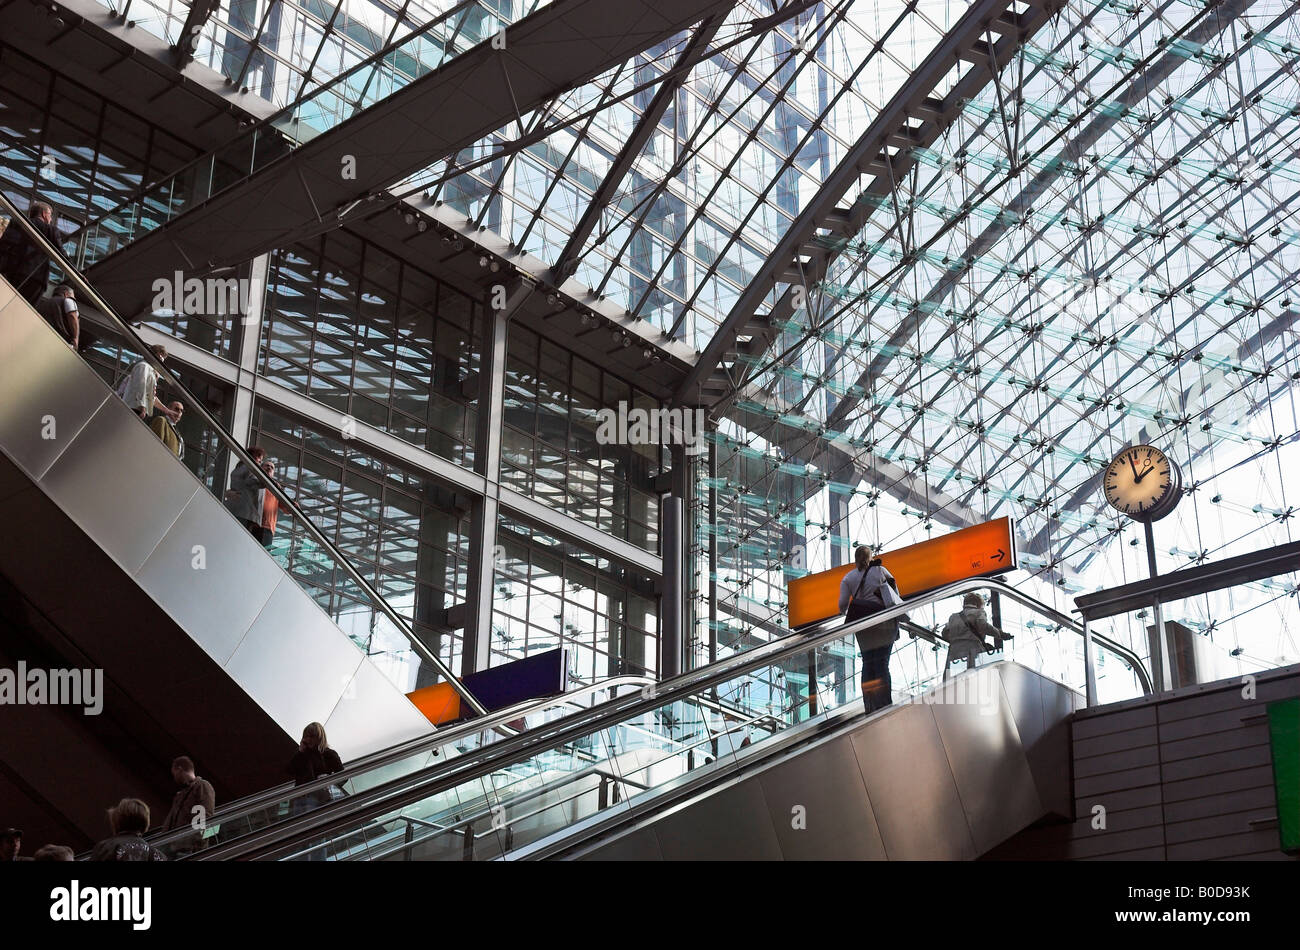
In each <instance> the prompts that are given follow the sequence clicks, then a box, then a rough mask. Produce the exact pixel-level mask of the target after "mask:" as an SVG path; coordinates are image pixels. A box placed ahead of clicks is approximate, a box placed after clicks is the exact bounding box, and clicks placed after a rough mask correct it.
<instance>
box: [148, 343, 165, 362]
mask: <svg viewBox="0 0 1300 950" xmlns="http://www.w3.org/2000/svg"><path fill="white" fill-rule="evenodd" d="M149 352H150V353H152V354H153V355H154V356H156V357H158V359H159V360H165V359H167V347H165V346H163V345H162V344H161V343H155V344H154V345H153V346H151V347H149Z"/></svg>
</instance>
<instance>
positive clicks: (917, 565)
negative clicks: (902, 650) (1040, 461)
mask: <svg viewBox="0 0 1300 950" xmlns="http://www.w3.org/2000/svg"><path fill="white" fill-rule="evenodd" d="M1015 528H1016V526H1015V521H1014V520H1013V519H1011V518H997V519H995V520H993V521H985V522H982V523H981V524H977V525H971V526H970V527H969V528H961V529H960V530H957V531H954V532H953V533H952V534H946V535H944V536H943V537H941V538H931V539H930V540H929V541H922V542H920V543H919V544H909V545H908V546H907V547H905V548H899V549H898V550H896V551H886V552H885V553H884V554H882V555H880V560H881V562H882V563H883V564H884V565H885V567H886V568H887V569H888V570H889V573H891V574H893V575H894V579H895V580H897V581H898V592H899V593H900V594H902V595H903V596H904V597H915V596H916V595H917V594H924V593H926V592H927V591H932V590H935V589H936V588H939V587H943V586H944V585H945V584H952V583H954V582H956V581H961V580H966V579H967V578H969V577H989V576H992V575H995V574H1003V573H1006V572H1007V571H1010V570H1014V569H1015V567H1016V542H1015V537H1016V532H1015ZM852 569H853V565H852V564H848V565H845V566H843V567H833V568H831V569H830V570H829V571H822V572H821V573H819V574H809V575H808V576H807V577H799V578H796V579H795V580H792V581H791V582H790V583H789V585H788V588H787V591H786V593H787V595H788V597H787V599H788V601H789V607H790V620H789V624H790V627H791V629H795V630H797V629H798V628H799V627H802V626H804V625H805V624H810V623H816V622H817V621H819V620H825V619H827V618H828V617H834V616H835V615H836V614H837V613H839V604H840V581H842V580H843V579H844V575H845V574H847V573H848V572H849V571H851V570H852Z"/></svg>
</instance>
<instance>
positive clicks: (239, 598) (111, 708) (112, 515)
mask: <svg viewBox="0 0 1300 950" xmlns="http://www.w3.org/2000/svg"><path fill="white" fill-rule="evenodd" d="M5 204H6V205H7V201H6V202H5ZM6 210H8V211H9V212H10V213H11V214H12V215H13V223H11V225H10V227H26V228H28V229H29V230H28V233H29V235H30V234H33V232H32V231H31V230H30V226H29V225H28V223H27V222H26V220H25V219H23V218H22V217H21V216H20V215H18V214H17V213H16V211H15V210H14V209H13V208H12V206H7V208H6ZM45 249H46V251H47V253H50V252H52V251H53V248H50V247H46V248H45ZM65 273H66V275H67V279H68V280H69V281H70V282H73V283H75V285H76V287H77V290H78V291H79V294H80V296H81V297H82V299H83V300H85V301H87V302H94V303H95V304H96V305H97V306H100V308H101V310H102V311H103V312H104V313H106V314H107V315H108V316H109V318H110V319H112V320H114V321H116V322H117V325H118V327H119V330H120V331H121V333H122V334H123V335H124V336H126V337H127V338H128V342H129V344H130V341H131V339H132V338H134V334H133V332H132V331H131V330H130V329H129V328H127V327H126V326H125V325H124V324H121V323H120V318H118V317H117V316H116V314H115V313H113V311H112V309H111V308H109V307H108V306H107V304H106V303H104V302H103V301H102V298H99V297H98V296H97V295H96V294H95V292H94V290H93V289H92V288H90V287H89V286H88V285H87V284H85V282H84V281H83V280H82V278H81V277H80V275H78V274H77V273H76V272H75V271H74V270H72V269H71V268H66V267H65ZM131 345H134V346H135V347H138V348H139V349H141V350H143V346H142V343H141V341H139V340H138V338H134V343H133V344H131ZM151 358H154V359H156V358H155V357H151ZM163 372H165V369H163ZM168 382H169V383H170V384H172V385H171V388H172V389H175V390H177V391H178V392H179V393H180V395H181V396H182V397H183V398H184V399H185V400H186V402H187V403H188V406H189V409H190V410H191V416H193V415H195V414H202V417H203V418H204V419H205V421H206V424H207V425H208V429H209V431H208V432H207V433H205V434H206V435H210V436H212V437H213V438H214V440H216V441H218V442H224V443H225V445H226V447H227V449H228V450H229V451H230V452H231V453H232V455H234V456H236V457H239V458H242V459H243V460H244V461H245V462H246V464H250V463H251V460H249V459H248V458H247V455H246V453H245V452H244V450H243V448H242V447H240V446H238V445H237V444H236V443H235V442H234V440H233V438H232V437H231V436H230V435H229V433H227V432H225V430H224V429H222V428H221V427H220V425H219V423H217V422H216V420H215V419H213V418H212V417H211V416H210V415H207V414H206V410H205V409H204V408H203V407H202V405H201V403H199V401H198V400H197V399H196V398H195V397H194V396H193V395H192V394H190V393H188V391H186V390H185V389H184V388H183V387H180V386H178V385H175V381H174V380H168ZM264 484H265V485H266V486H267V490H268V491H274V492H276V493H277V496H278V497H279V499H280V501H281V512H282V514H281V517H282V519H283V520H282V525H281V530H282V531H287V532H298V533H301V534H306V535H308V536H310V537H312V538H314V539H316V540H318V541H319V542H320V548H319V550H318V551H316V552H315V554H314V557H313V560H312V562H311V563H310V564H307V565H305V566H304V565H294V570H293V573H290V572H289V571H287V570H285V569H282V568H281V566H280V565H279V564H278V563H277V562H276V561H275V560H274V559H273V558H272V556H271V555H270V553H269V552H268V551H267V549H265V548H264V547H263V546H262V545H261V544H260V543H258V541H256V540H255V539H254V538H253V537H252V535H251V534H250V533H249V532H248V531H247V530H246V529H245V528H244V527H243V525H241V523H240V522H239V521H237V520H236V519H235V518H234V517H232V515H231V514H230V512H229V511H228V510H227V509H226V507H225V506H224V505H223V503H222V501H221V499H220V497H219V495H220V487H218V484H217V483H216V482H215V480H214V479H208V480H206V481H205V480H203V479H200V478H199V477H197V476H196V475H195V473H194V472H191V471H190V469H188V468H187V467H185V466H184V465H183V464H181V463H180V462H179V461H178V460H177V459H176V457H175V456H174V455H172V453H171V452H170V451H169V450H168V449H167V448H166V447H165V446H164V445H163V443H162V442H161V441H160V440H159V438H158V437H157V436H156V435H154V433H153V432H151V431H150V430H149V429H148V428H147V427H146V426H144V425H142V424H141V422H140V419H139V418H138V417H137V416H136V415H135V414H134V413H133V412H132V411H131V410H130V409H128V408H127V407H126V405H125V404H124V403H123V402H122V400H121V399H119V398H118V397H117V396H116V395H115V394H114V392H113V391H112V390H111V389H110V388H109V386H108V385H107V384H106V383H105V382H104V381H103V380H102V379H101V378H100V377H99V376H98V375H97V374H96V373H95V372H94V371H93V370H92V369H91V368H90V367H89V366H88V365H87V364H85V363H84V362H83V361H82V360H81V358H80V357H79V356H78V355H77V354H76V353H75V352H73V351H72V349H71V348H69V347H68V346H67V345H66V343H64V341H63V340H62V339H61V337H60V336H59V335H58V334H57V333H56V332H55V331H54V330H53V329H52V328H51V327H50V326H49V325H48V324H47V323H46V321H45V320H44V319H43V318H42V317H41V316H40V315H39V314H37V313H36V312H35V311H34V310H33V309H32V308H31V307H30V306H29V305H28V304H27V302H26V301H25V300H23V299H22V298H21V297H19V296H18V295H17V294H16V293H15V292H14V291H13V289H12V288H11V287H10V285H9V284H8V283H7V282H6V281H3V280H0V581H2V583H0V595H2V596H0V657H3V658H4V659H5V661H6V663H9V664H10V665H9V666H7V667H6V668H12V669H14V670H17V669H19V667H18V661H20V660H21V661H24V664H25V668H26V669H28V670H33V671H34V670H38V669H39V670H44V671H47V672H45V673H39V674H37V673H33V675H36V676H39V677H45V678H46V681H47V682H49V683H53V682H54V673H53V671H60V676H61V677H63V679H62V680H61V682H64V683H65V684H73V683H75V682H79V681H77V680H73V679H70V678H69V677H71V676H72V674H73V673H76V674H77V675H78V676H80V675H81V674H83V673H84V674H85V675H86V676H88V677H89V678H88V679H85V680H84V682H85V683H87V684H90V683H92V682H96V683H98V684H99V685H98V686H97V688H96V692H97V693H99V695H98V696H97V697H96V698H95V704H96V705H98V706H99V707H100V708H99V709H97V710H96V711H93V712H92V711H90V707H91V705H92V704H90V703H87V704H86V705H85V707H84V708H80V709H79V708H76V706H75V703H74V704H69V703H68V702H66V701H63V702H61V701H60V700H67V699H69V697H70V694H68V695H63V694H60V695H58V696H56V695H54V694H53V693H52V692H51V693H50V694H49V695H48V696H47V695H44V694H42V695H39V696H37V695H36V694H34V693H33V694H32V696H33V699H32V701H29V702H22V703H16V704H15V705H13V706H12V707H10V708H7V709H6V714H5V715H6V728H5V729H4V730H0V761H2V762H3V767H0V789H3V791H4V794H5V801H4V805H5V813H6V815H7V820H10V821H15V822H16V821H23V822H24V823H25V824H26V827H27V828H28V830H29V833H32V834H36V833H37V832H36V831H33V829H41V833H44V834H48V835H49V836H50V839H51V840H61V841H68V842H73V843H78V844H84V843H86V842H87V841H88V840H94V839H95V838H98V837H101V836H102V834H103V832H104V830H105V829H104V827H103V807H104V806H105V805H106V804H110V803H111V802H113V801H116V800H117V799H118V798H120V797H121V796H122V795H123V794H145V790H150V792H151V793H152V794H149V795H147V796H146V797H149V798H151V799H152V801H153V803H154V805H155V807H156V806H157V804H158V802H159V800H160V799H161V801H162V802H166V801H167V798H168V797H169V795H170V788H169V787H168V782H167V779H166V776H167V775H168V764H169V763H170V761H171V759H172V758H173V757H174V756H176V755H178V754H183V753H184V754H190V755H192V756H193V757H194V758H195V759H196V760H198V761H199V762H200V763H201V769H202V773H201V774H203V775H204V777H205V778H208V779H209V781H212V782H213V784H214V785H215V786H216V787H217V788H218V790H219V791H220V792H221V794H222V797H223V799H226V800H228V799H230V798H235V797H237V796H239V795H243V794H246V793H249V792H252V791H254V790H256V789H263V788H266V787H267V786H268V785H270V784H272V783H273V782H275V781H276V779H277V778H278V777H280V776H282V775H283V774H284V771H283V770H284V763H285V762H287V761H288V758H289V756H290V755H291V754H292V752H293V751H294V749H295V747H296V741H295V740H296V737H297V736H298V735H299V734H300V732H301V730H302V728H303V726H304V725H306V724H307V723H309V722H313V721H320V722H322V723H324V725H325V726H326V729H327V732H328V734H329V735H330V736H331V738H332V739H333V741H334V743H335V744H336V745H337V746H339V747H342V748H346V749H348V750H350V752H351V753H353V754H360V755H367V754H370V753H372V752H375V751H378V750H381V749H386V748H389V747H391V746H393V745H394V744H395V743H401V742H404V741H407V740H411V739H415V738H419V737H422V736H427V735H428V734H430V733H431V732H432V731H433V728H432V726H431V724H430V723H429V721H428V720H427V719H426V718H425V717H424V716H423V715H422V714H421V713H420V712H419V710H418V709H416V707H415V706H414V705H412V703H411V702H410V700H408V699H407V697H406V695H405V689H406V688H409V686H407V683H409V681H410V680H411V678H412V677H413V675H414V673H415V671H419V672H420V673H421V674H422V675H424V676H429V675H434V676H437V675H442V676H444V677H447V678H449V671H448V670H447V669H446V667H445V666H444V665H442V664H441V661H440V660H438V658H437V657H436V656H434V655H433V654H432V653H431V652H430V651H429V649H428V648H427V647H426V646H425V645H424V644H423V643H422V642H420V641H419V640H418V639H417V638H416V637H415V635H414V634H413V633H412V632H411V630H410V627H409V625H407V624H406V623H405V621H404V620H403V618H401V617H400V615H398V614H396V613H395V612H394V611H393V608H392V607H391V606H389V605H388V604H387V603H386V602H384V601H383V599H382V598H381V597H379V595H378V594H377V593H375V592H374V591H373V588H371V587H370V586H369V585H368V582H367V581H366V580H365V578H364V577H363V576H362V575H361V574H360V573H359V572H358V571H357V569H356V568H355V567H353V566H352V565H351V564H350V562H348V561H347V559H346V558H345V557H344V556H343V555H342V553H341V552H340V551H339V550H338V549H337V547H335V546H334V545H333V543H332V542H331V541H329V539H328V538H326V537H325V536H324V535H323V534H321V533H320V531H319V529H317V528H316V527H315V526H314V525H312V524H311V523H310V521H309V520H308V519H307V518H306V517H305V515H303V513H302V512H301V510H300V509H299V508H298V507H297V506H296V505H295V504H294V503H293V501H292V500H291V499H289V498H288V497H287V496H285V495H284V494H283V489H281V488H279V487H278V486H272V485H271V484H270V483H264ZM335 572H338V576H343V577H348V578H350V579H352V581H353V583H354V584H355V585H356V593H357V595H358V598H359V602H361V603H365V604H366V607H367V609H370V610H373V611H374V626H375V627H376V628H379V629H381V630H382V632H383V633H384V634H385V635H386V637H387V640H386V643H387V646H386V648H385V649H384V651H383V655H382V656H381V657H376V659H380V660H382V663H383V665H382V666H381V665H379V664H378V663H376V662H374V661H373V660H372V658H371V657H370V656H368V655H367V652H366V650H367V647H366V646H365V645H363V644H360V643H358V642H357V641H354V639H353V638H351V637H349V636H348V635H347V634H345V633H344V632H343V630H341V629H340V628H339V626H337V625H336V624H335V623H334V621H333V620H331V618H330V616H329V615H328V614H326V613H325V612H324V611H323V610H322V609H321V607H320V606H318V604H317V602H316V600H315V599H314V597H313V595H315V594H318V592H319V590H320V587H319V586H318V585H317V584H316V583H314V581H317V579H318V578H319V577H320V576H321V575H322V574H324V573H329V575H330V576H335ZM367 597H369V598H370V600H369V602H368V603H367V602H366V601H365V598H367ZM10 661H12V663H10ZM97 677H98V679H96V678H97ZM453 685H455V686H456V688H457V690H458V691H460V692H462V699H463V700H465V701H466V702H467V703H468V704H469V706H470V708H471V709H475V710H476V711H482V707H481V706H478V705H477V703H476V701H475V700H474V699H473V697H472V696H469V695H468V694H467V693H464V690H463V687H461V686H459V684H453ZM86 689H88V690H89V689H90V687H89V686H87V687H86ZM101 716H102V717H103V718H102V719H101V718H100V717H101ZM51 748H79V749H81V750H82V752H81V753H80V754H79V755H78V756H74V757H65V758H66V760H63V759H60V757H58V756H51V755H50V754H49V750H50V749H51ZM86 750H94V751H93V752H91V751H86ZM94 762H99V763H100V765H101V766H103V767H95V768H93V769H91V770H90V771H89V772H86V773H82V772H80V771H79V769H81V768H86V767H88V766H90V765H91V764H92V763H94ZM109 763H115V764H112V765H110V764H109ZM127 763H130V764H129V765H128V764H127ZM75 775H79V776H80V778H79V779H76V780H70V778H71V776H75ZM160 782H161V784H160ZM63 792H66V793H67V794H66V795H64V798H63V799H58V798H57V796H58V795H60V794H62V793H63Z"/></svg>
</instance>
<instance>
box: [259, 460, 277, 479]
mask: <svg viewBox="0 0 1300 950" xmlns="http://www.w3.org/2000/svg"><path fill="white" fill-rule="evenodd" d="M262 471H264V472H266V474H268V475H274V474H275V459H262Z"/></svg>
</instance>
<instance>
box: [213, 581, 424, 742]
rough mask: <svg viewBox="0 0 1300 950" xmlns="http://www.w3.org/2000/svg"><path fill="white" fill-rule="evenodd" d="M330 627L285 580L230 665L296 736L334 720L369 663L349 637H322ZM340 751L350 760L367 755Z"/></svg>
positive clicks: (238, 678)
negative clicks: (313, 724)
mask: <svg viewBox="0 0 1300 950" xmlns="http://www.w3.org/2000/svg"><path fill="white" fill-rule="evenodd" d="M328 622H329V621H328V620H327V619H326V618H325V617H324V616H323V615H322V614H321V612H320V608H318V607H317V606H316V604H315V603H314V602H313V601H312V599H311V598H310V597H308V596H307V595H306V594H305V593H303V591H302V589H301V588H300V587H299V586H298V585H297V584H296V583H295V582H294V581H293V579H292V578H290V577H288V576H284V577H282V578H281V580H280V583H279V584H277V585H276V588H275V591H274V592H273V593H272V594H271V597H270V599H269V600H268V601H267V602H266V606H264V607H263V608H262V611H261V613H259V614H258V616H257V619H256V620H255V621H253V625H252V626H251V627H250V628H249V630H248V633H247V634H245V636H244V639H243V640H241V641H240V643H239V646H238V647H236V648H235V652H234V654H233V655H232V656H231V657H230V660H229V661H228V662H227V663H226V672H227V673H229V674H230V675H231V677H233V678H234V679H235V680H236V682H238V683H240V684H241V685H242V686H243V687H244V689H245V690H247V691H248V693H249V695H250V696H253V697H254V698H256V699H257V700H258V702H259V703H260V704H261V705H262V708H263V709H265V710H266V711H267V713H268V714H269V715H270V716H271V718H272V719H274V720H275V721H276V722H278V723H279V724H280V725H281V727H282V728H283V729H284V730H285V731H286V732H288V733H289V734H290V735H291V736H292V735H300V734H301V732H302V728H303V726H305V725H307V723H309V722H321V723H323V722H325V721H326V720H328V719H329V718H330V716H331V715H332V714H333V713H334V708H335V707H336V706H337V705H338V703H339V700H340V699H342V697H343V692H344V689H345V688H346V687H347V685H348V684H349V683H350V682H351V681H352V677H353V676H355V675H356V672H357V668H358V667H359V666H360V665H361V661H362V660H364V659H365V657H364V656H362V654H361V651H360V650H358V649H357V648H356V647H355V646H354V645H353V644H352V643H350V642H348V640H347V639H346V638H345V637H326V636H322V633H323V631H324V630H325V629H326V625H327V624H328ZM403 698H405V697H403ZM338 748H339V755H341V756H344V761H346V760H347V758H348V757H355V756H356V755H359V754H361V750H359V749H356V750H354V749H345V748H343V747H341V746H339V747H338Z"/></svg>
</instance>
